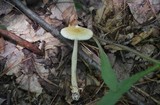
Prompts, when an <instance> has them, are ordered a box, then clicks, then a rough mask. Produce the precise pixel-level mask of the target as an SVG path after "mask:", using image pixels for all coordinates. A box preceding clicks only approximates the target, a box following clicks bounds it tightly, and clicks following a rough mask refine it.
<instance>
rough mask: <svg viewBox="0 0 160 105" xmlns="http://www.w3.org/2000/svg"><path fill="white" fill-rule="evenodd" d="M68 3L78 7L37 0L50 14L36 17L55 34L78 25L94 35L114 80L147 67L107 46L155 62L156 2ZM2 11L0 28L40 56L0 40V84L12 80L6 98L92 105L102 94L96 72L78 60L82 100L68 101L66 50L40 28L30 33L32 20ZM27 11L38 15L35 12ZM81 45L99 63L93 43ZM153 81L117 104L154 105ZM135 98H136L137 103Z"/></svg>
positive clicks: (139, 85)
mask: <svg viewBox="0 0 160 105" xmlns="http://www.w3.org/2000/svg"><path fill="white" fill-rule="evenodd" d="M74 2H75V4H76V3H77V4H79V5H81V7H82V8H78V7H74V3H73V1H72V0H67V1H66V0H56V1H52V2H49V1H48V0H43V2H42V4H44V5H46V6H47V7H45V6H42V7H43V9H47V11H50V13H51V14H48V12H46V13H43V12H42V13H43V14H42V13H41V14H40V15H41V17H42V18H43V19H44V20H45V21H46V22H47V23H48V24H51V25H52V26H53V27H56V28H58V29H61V28H62V27H64V24H65V25H66V26H67V25H77V24H79V25H81V26H84V27H88V28H91V29H92V30H94V34H95V36H96V37H98V38H99V40H100V41H101V44H102V46H103V48H104V50H105V51H106V54H107V55H108V56H109V58H110V61H111V64H112V67H113V68H114V70H115V72H116V76H117V78H118V80H119V81H121V80H123V79H125V78H127V77H129V76H130V75H132V74H135V73H136V72H138V71H140V70H143V69H145V68H147V67H150V66H151V65H152V64H151V63H150V62H148V61H147V60H144V59H142V58H141V57H139V56H138V55H136V54H135V53H133V52H128V51H126V49H123V48H121V47H119V46H116V45H115V44H113V43H118V44H120V45H124V46H128V47H129V48H132V49H135V50H137V51H139V52H140V53H143V54H145V55H148V56H150V57H153V58H155V59H159V57H160V54H159V53H158V52H159V49H160V47H159V44H160V43H159V41H157V40H158V39H159V37H160V36H159V33H160V30H159V29H160V28H159V27H160V26H159V21H160V20H159V19H160V18H159V16H160V14H159V11H160V9H159V7H160V1H159V0H146V1H145V0H128V1H126V0H107V1H106V0H100V1H97V0H92V1H89V0H86V1H84V0H80V1H74ZM42 7H40V8H42ZM7 8H8V7H7ZM9 9H10V8H9ZM32 9H33V8H32ZM75 9H76V10H75ZM11 10H12V12H10V11H11ZM8 11H9V12H10V13H9V12H8ZM8 11H2V10H1V9H0V13H1V14H2V13H3V14H5V15H3V16H1V17H0V24H3V25H5V26H6V27H7V29H8V31H11V32H13V33H15V34H16V35H17V36H19V37H21V38H23V39H25V40H27V41H29V42H32V43H33V44H34V45H35V46H38V47H39V48H40V49H42V50H44V53H45V56H44V57H41V56H38V55H36V54H33V53H32V52H30V51H28V50H27V49H25V48H23V47H22V46H19V45H16V44H14V43H12V42H10V41H8V40H6V39H4V38H2V37H0V65H1V64H3V65H2V66H1V67H0V70H1V76H0V77H1V79H2V80H3V78H4V76H6V75H10V76H11V77H12V78H13V81H11V82H10V84H11V86H13V87H12V88H11V90H12V92H15V94H11V95H12V97H11V99H12V100H16V101H17V102H18V104H21V105H22V104H23V105H25V104H27V103H28V102H29V103H32V104H40V105H41V104H42V105H50V104H51V105H54V104H58V105H60V104H82V105H83V104H84V105H85V104H86V105H93V104H96V102H97V100H98V99H99V98H101V97H102V96H103V95H104V93H105V91H108V88H107V87H106V86H105V85H104V83H103V81H102V79H101V76H100V72H97V71H94V68H90V67H89V66H88V64H87V63H86V61H83V60H82V59H78V71H77V75H78V84H79V87H80V91H81V94H82V96H81V99H80V100H79V101H77V102H74V101H73V100H72V99H71V93H70V66H71V65H70V57H71V50H70V49H68V47H67V46H66V45H65V44H63V43H61V42H60V41H59V40H58V39H57V38H55V37H53V36H52V35H51V34H50V33H48V32H46V31H45V30H44V29H43V28H41V27H40V26H37V28H34V24H35V23H34V22H33V20H32V21H31V20H29V19H28V18H27V17H26V16H25V15H24V14H21V13H16V12H14V11H13V9H12V8H11V9H10V10H8ZM33 11H35V12H40V11H37V10H36V9H33ZM1 14H0V15H1ZM81 44H82V45H83V47H82V49H83V51H84V52H86V53H87V54H88V55H89V56H90V57H92V58H93V60H95V61H96V62H97V63H99V61H100V59H99V55H98V49H97V48H96V46H95V44H94V42H91V41H89V42H81ZM158 79H159V72H155V73H152V74H150V75H149V76H148V77H147V76H146V77H145V78H143V79H142V80H140V81H139V83H137V84H136V85H135V86H136V87H137V88H140V89H141V93H139V91H138V90H136V89H137V88H134V89H131V90H132V91H134V93H133V94H132V95H127V94H126V95H125V96H124V97H123V98H122V99H121V101H120V102H118V104H124V103H125V104H129V105H130V104H131V105H132V104H133V103H134V104H137V102H141V103H144V104H152V105H156V102H157V101H155V100H159V99H160V97H158V94H160V91H159V90H158V89H157V88H158V87H159V86H160V85H159V84H158ZM1 84H2V85H4V84H3V83H1ZM3 90H6V89H3ZM144 92H147V93H148V94H149V95H150V96H152V98H149V97H148V96H147V95H146V94H144ZM24 93H25V94H24ZM4 94H5V95H6V93H4ZM128 94H129V93H128ZM136 94H138V95H136ZM144 96H145V97H144ZM135 97H136V98H137V97H138V101H137V100H135ZM0 99H1V103H5V102H6V99H4V98H1V97H0ZM144 100H147V101H144ZM7 101H8V100H7Z"/></svg>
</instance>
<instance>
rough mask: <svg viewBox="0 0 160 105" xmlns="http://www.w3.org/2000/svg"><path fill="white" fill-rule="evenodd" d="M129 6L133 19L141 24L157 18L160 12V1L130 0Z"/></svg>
mask: <svg viewBox="0 0 160 105" xmlns="http://www.w3.org/2000/svg"><path fill="white" fill-rule="evenodd" d="M127 4H128V6H129V8H130V11H131V12H132V15H133V17H134V18H135V19H136V20H137V21H138V22H139V23H140V24H142V23H144V22H146V21H148V20H149V19H151V18H153V17H155V16H156V14H157V13H158V11H159V10H160V8H159V7H160V1H159V0H129V1H128V3H127Z"/></svg>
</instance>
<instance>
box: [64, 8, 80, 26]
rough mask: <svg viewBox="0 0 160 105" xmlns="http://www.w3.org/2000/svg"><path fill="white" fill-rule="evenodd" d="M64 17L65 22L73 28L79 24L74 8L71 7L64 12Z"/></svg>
mask: <svg viewBox="0 0 160 105" xmlns="http://www.w3.org/2000/svg"><path fill="white" fill-rule="evenodd" d="M62 17H63V20H64V21H65V22H66V23H67V24H69V25H71V26H72V25H73V26H74V25H77V24H78V22H77V19H78V18H77V13H76V10H75V8H74V6H69V7H68V8H67V9H66V10H64V11H63V13H62Z"/></svg>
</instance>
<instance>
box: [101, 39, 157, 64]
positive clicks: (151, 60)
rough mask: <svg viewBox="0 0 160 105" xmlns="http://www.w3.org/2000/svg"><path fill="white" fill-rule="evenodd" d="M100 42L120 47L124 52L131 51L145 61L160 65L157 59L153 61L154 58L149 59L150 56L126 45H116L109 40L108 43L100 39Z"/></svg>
mask: <svg viewBox="0 0 160 105" xmlns="http://www.w3.org/2000/svg"><path fill="white" fill-rule="evenodd" d="M99 40H100V41H102V42H105V43H108V44H112V45H115V46H118V47H120V48H122V49H124V50H127V51H130V52H132V53H134V54H136V55H138V56H140V57H142V58H144V59H146V60H148V61H150V62H153V63H157V64H160V61H158V60H156V59H153V58H151V57H149V56H148V55H145V54H143V53H140V52H138V51H136V50H134V49H131V48H129V47H127V46H124V45H121V44H116V43H114V42H112V41H109V40H107V41H106V40H103V39H99Z"/></svg>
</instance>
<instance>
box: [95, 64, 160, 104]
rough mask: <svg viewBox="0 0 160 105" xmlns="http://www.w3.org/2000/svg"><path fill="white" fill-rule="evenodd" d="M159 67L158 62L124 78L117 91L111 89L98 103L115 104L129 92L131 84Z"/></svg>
mask: <svg viewBox="0 0 160 105" xmlns="http://www.w3.org/2000/svg"><path fill="white" fill-rule="evenodd" d="M158 68H160V65H159V64H156V65H155V66H153V67H150V68H148V69H147V70H145V71H142V72H139V73H137V74H135V75H133V76H131V77H129V78H128V79H126V80H123V81H122V82H121V83H120V84H119V86H118V87H119V88H118V89H117V91H112V90H110V91H109V92H108V93H107V94H106V95H105V96H104V97H103V98H102V99H101V100H100V101H99V102H98V105H114V104H115V103H116V102H117V101H118V100H119V99H120V98H121V96H122V95H123V94H124V93H125V92H127V91H128V90H129V89H130V88H131V86H132V85H133V84H134V83H136V82H137V81H138V80H139V79H140V78H142V77H143V76H145V75H147V74H148V73H150V72H153V71H155V70H157V69H158Z"/></svg>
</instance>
